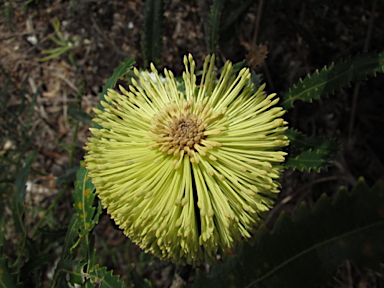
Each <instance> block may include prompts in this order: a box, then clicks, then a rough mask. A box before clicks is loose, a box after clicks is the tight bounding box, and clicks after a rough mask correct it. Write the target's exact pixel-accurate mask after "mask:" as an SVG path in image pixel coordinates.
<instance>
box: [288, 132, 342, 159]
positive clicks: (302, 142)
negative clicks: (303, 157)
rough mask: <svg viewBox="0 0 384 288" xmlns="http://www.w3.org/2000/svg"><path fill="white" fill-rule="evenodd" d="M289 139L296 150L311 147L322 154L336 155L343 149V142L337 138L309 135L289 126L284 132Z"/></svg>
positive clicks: (301, 150) (291, 147)
mask: <svg viewBox="0 0 384 288" xmlns="http://www.w3.org/2000/svg"><path fill="white" fill-rule="evenodd" d="M284 134H285V135H286V136H287V137H288V139H289V145H290V146H289V147H290V149H293V150H295V151H300V152H303V151H305V150H309V149H311V150H312V151H314V152H316V153H320V154H327V155H335V154H337V153H338V152H339V151H340V149H341V143H340V141H339V140H337V139H330V138H321V137H314V136H307V135H305V134H304V133H302V132H300V131H298V130H296V129H293V128H289V129H287V130H286V131H285V133H284Z"/></svg>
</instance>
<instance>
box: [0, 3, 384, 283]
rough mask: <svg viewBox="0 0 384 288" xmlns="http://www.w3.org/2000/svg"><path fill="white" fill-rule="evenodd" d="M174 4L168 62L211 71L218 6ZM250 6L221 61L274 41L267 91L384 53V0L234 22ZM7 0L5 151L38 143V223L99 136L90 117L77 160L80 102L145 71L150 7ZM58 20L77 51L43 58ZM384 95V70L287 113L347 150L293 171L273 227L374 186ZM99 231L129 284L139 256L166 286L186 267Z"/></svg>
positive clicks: (2, 20)
mask: <svg viewBox="0 0 384 288" xmlns="http://www.w3.org/2000/svg"><path fill="white" fill-rule="evenodd" d="M164 2H165V5H164V16H165V17H164V30H163V31H164V33H163V50H162V63H161V65H162V67H167V68H169V69H172V70H173V71H174V73H175V75H180V74H181V72H182V70H183V65H182V57H183V55H185V54H187V53H192V54H193V55H194V58H195V60H196V62H197V66H198V67H197V68H200V67H201V66H202V63H203V59H204V58H205V56H206V55H207V53H208V52H209V51H208V49H207V40H206V37H205V34H204V24H203V23H204V21H203V19H205V17H206V16H207V13H208V12H209V11H208V10H207V9H206V8H207V7H209V6H207V5H208V2H207V1H203V0H197V1H186V0H184V1H182V0H172V1H164ZM245 2H246V1H233V0H228V1H227V2H226V5H225V9H224V10H223V13H222V18H221V23H222V26H221V31H220V35H219V44H218V50H217V56H218V57H217V58H218V66H219V67H221V64H223V63H224V62H225V61H226V60H228V59H229V60H231V61H233V62H239V61H242V60H243V59H245V57H246V55H247V54H248V53H249V51H250V49H251V48H252V47H254V46H255V45H256V44H257V45H258V44H263V45H266V46H267V47H268V50H269V53H268V58H267V59H266V60H265V61H264V63H263V65H260V66H259V67H258V68H257V72H258V73H262V74H263V75H264V79H265V82H266V83H267V90H268V92H276V93H281V92H282V91H286V90H287V89H288V88H289V87H291V86H292V85H293V84H295V83H297V82H298V80H299V78H302V77H305V75H306V74H307V73H313V72H314V71H315V70H316V69H321V68H322V67H323V66H324V65H329V64H331V63H332V62H334V61H338V60H340V59H341V58H346V57H348V56H349V55H355V54H357V53H360V52H363V51H373V50H377V51H382V50H383V47H384V21H382V19H384V1H381V0H378V1H375V0H369V1H368V0H367V1H362V0H360V1H359V0H353V1H328V0H323V1H312V0H306V1H282V0H281V1H277V0H274V1H254V2H252V1H251V2H249V1H248V2H249V5H248V7H247V9H246V10H245V11H244V12H243V13H241V14H240V15H239V17H237V18H235V19H234V21H229V20H231V19H232V18H231V17H232V16H233V15H232V16H231V12H233V11H234V10H235V9H236V8H237V7H239V5H242V4H243V3H245ZM0 3H1V9H0V13H1V17H0V39H1V41H0V65H1V66H0V67H1V73H0V83H1V86H2V91H5V90H6V91H7V95H8V97H3V99H2V100H1V101H2V102H1V107H0V109H1V110H0V111H1V122H0V133H1V134H2V136H1V138H2V140H1V141H2V142H1V145H2V147H0V149H1V155H8V154H9V153H11V152H12V151H19V153H27V152H29V151H32V150H38V156H37V157H36V159H35V161H34V163H33V166H32V167H33V169H35V170H36V171H38V172H40V174H41V175H39V173H32V174H31V179H30V182H29V185H30V186H29V187H28V190H27V206H28V207H30V210H31V211H32V212H31V215H30V216H31V217H30V218H29V220H28V221H30V223H29V224H30V225H31V227H33V225H36V223H37V222H38V220H39V217H41V215H42V211H43V210H44V209H46V208H47V207H49V205H50V204H51V203H52V201H53V200H54V199H55V197H56V196H57V195H58V193H59V190H60V186H59V185H55V182H56V181H57V179H59V178H60V177H62V176H63V175H66V174H67V173H68V171H69V168H70V166H75V167H76V166H77V165H78V163H79V161H80V160H81V159H82V156H83V154H84V150H83V149H82V147H83V146H84V143H85V141H86V139H87V137H88V136H89V135H90V133H89V131H88V126H87V125H86V124H83V123H80V124H79V127H78V133H77V137H76V139H75V140H76V141H75V142H74V143H75V150H74V151H75V153H74V158H73V159H74V160H73V163H70V160H69V159H70V155H69V152H68V150H69V148H68V147H69V145H71V143H72V138H73V135H74V133H75V129H76V125H75V121H74V119H72V118H71V117H70V116H69V115H68V108H69V107H70V106H71V105H79V99H81V109H82V110H84V111H85V112H87V113H92V112H91V110H92V108H93V107H95V106H96V104H97V102H98V94H99V93H100V92H101V88H102V86H103V85H104V83H105V81H106V80H107V79H108V78H109V77H110V76H111V75H112V73H113V69H114V68H116V67H117V66H118V64H119V63H120V62H121V61H122V60H124V59H125V58H126V57H132V58H134V59H135V60H136V66H137V67H142V66H143V63H144V62H143V59H142V53H141V39H142V32H143V23H144V11H145V2H144V1H117V0H112V1H105V0H95V1H90V0H78V1H75V0H74V1H64V0H63V1H61V0H53V1H29V2H28V3H27V2H17V1H9V2H4V1H1V2H0ZM261 3H263V4H262V5H261ZM259 8H260V9H259ZM258 11H261V13H260V16H258ZM55 18H57V19H58V20H59V23H60V30H61V32H62V33H63V35H64V37H65V38H66V39H68V41H69V40H71V41H72V42H73V44H72V45H73V49H71V50H70V51H68V52H66V53H63V54H62V55H60V56H58V57H56V58H54V59H51V60H48V61H39V59H42V58H43V57H45V56H47V55H44V54H42V51H44V50H47V49H53V48H56V47H57V45H56V44H55V43H54V42H53V41H52V40H51V38H50V36H54V35H56V34H55V31H54V28H53V25H52V24H51V21H52V20H53V19H55ZM69 55H71V56H72V57H73V58H72V59H73V60H71V59H69V57H68V56H69ZM21 91H22V92H21ZM383 91H384V77H383V75H378V76H377V77H375V78H369V81H368V82H362V83H361V84H352V87H351V88H347V89H343V90H342V91H337V92H336V93H335V96H332V97H331V98H327V99H321V100H320V101H317V102H314V103H312V104H309V103H295V109H292V110H290V111H289V113H288V114H287V120H288V121H289V122H290V125H291V126H292V127H295V128H297V129H299V130H300V131H302V132H304V133H306V134H308V135H317V136H325V137H333V138H338V139H340V141H341V143H342V145H343V150H342V151H341V152H340V153H339V155H338V156H337V158H336V159H335V165H334V166H333V167H331V168H330V169H328V171H324V172H322V173H315V172H304V173H302V172H298V171H290V170H288V171H286V173H285V175H284V179H283V190H282V193H281V194H280V196H279V200H278V204H277V206H276V209H275V210H274V211H273V212H272V214H271V216H270V217H269V218H268V223H267V224H268V225H272V224H273V222H274V219H276V216H277V215H278V214H279V212H280V211H281V210H285V211H287V212H288V213H289V214H293V213H294V211H296V209H297V207H298V205H299V204H300V203H301V202H302V201H306V202H307V203H309V205H310V206H311V205H313V203H315V202H316V200H317V199H318V198H319V197H320V195H321V194H322V193H324V192H325V193H327V194H329V195H333V193H334V192H335V191H336V190H337V187H339V186H340V185H343V186H346V187H347V188H351V187H352V186H353V185H354V184H355V183H356V181H357V179H358V177H360V176H363V177H364V178H365V179H366V181H367V182H368V183H369V184H370V185H372V184H373V183H375V182H376V181H377V180H378V179H380V178H381V179H382V178H383V175H384V166H383V163H384V153H383V144H382V143H383V140H384V139H383V131H384V130H383V128H382V127H383V124H384V116H383V115H384V113H383V111H384V97H383V96H384V95H383V93H384V92H383ZM354 99H355V100H354ZM15 111H16V112H18V114H17V113H16V112H15ZM15 113H16V114H15ZM12 115H13V116H12ZM14 115H17V117H15V116H14ZM20 159H21V157H20ZM23 159H24V158H23ZM72 203H73V202H72V200H71V189H68V191H67V192H66V194H65V197H64V198H62V199H61V200H60V201H59V203H58V204H57V205H56V206H55V208H54V209H53V211H52V215H54V216H52V217H53V218H55V219H54V220H53V219H52V221H53V222H52V223H57V224H58V225H64V224H65V223H67V222H68V219H69V218H68V217H69V216H68V215H71V211H72ZM95 232H96V239H97V247H96V248H98V251H99V252H98V255H99V256H98V257H99V261H100V263H101V264H102V265H107V266H108V267H109V269H113V270H114V273H116V274H120V275H122V279H123V280H127V277H126V275H127V271H128V272H129V271H130V270H131V269H132V267H130V265H129V264H127V263H129V259H128V257H129V258H130V261H131V262H133V263H139V264H136V268H135V269H137V271H138V272H139V273H140V274H142V275H144V276H145V277H148V278H150V279H151V280H152V281H153V282H154V283H155V284H157V285H159V287H168V286H169V285H170V284H171V279H172V276H173V274H174V272H175V267H174V266H172V265H167V264H164V263H162V262H156V263H155V265H154V264H151V265H149V266H148V265H147V263H149V262H151V261H152V258H150V257H149V258H148V259H147V258H146V257H148V256H145V255H142V254H140V252H138V249H137V248H136V247H135V246H134V245H133V244H131V243H129V241H128V240H127V239H126V237H125V236H124V235H122V233H121V232H120V231H118V230H116V229H114V227H113V226H112V225H111V224H110V221H109V218H108V216H107V215H102V217H101V220H100V224H99V225H97V227H96V229H95ZM11 234H12V232H11V231H10V232H9V235H11ZM127 250H128V251H130V252H131V253H126V251H127ZM13 252H14V251H13ZM9 254H10V255H11V254H12V245H11V244H10V246H9ZM47 277H48V278H49V276H47ZM335 279H336V280H335V281H336V282H338V283H339V284H340V285H341V286H340V287H359V288H360V287H379V286H370V285H376V284H377V285H379V284H380V283H381V284H382V283H383V278H382V276H381V275H379V274H376V273H373V272H369V273H368V276H367V274H366V273H363V271H360V270H359V269H358V268H357V267H354V266H353V264H351V263H349V262H348V261H347V262H345V263H344V264H343V265H342V266H340V269H339V272H338V274H337V275H336V276H335ZM127 281H129V280H127ZM375 281H376V282H375ZM380 281H381V282H380ZM372 283H373V284H372ZM378 283H379V284H378ZM381 284H380V285H381ZM381 287H383V286H381Z"/></svg>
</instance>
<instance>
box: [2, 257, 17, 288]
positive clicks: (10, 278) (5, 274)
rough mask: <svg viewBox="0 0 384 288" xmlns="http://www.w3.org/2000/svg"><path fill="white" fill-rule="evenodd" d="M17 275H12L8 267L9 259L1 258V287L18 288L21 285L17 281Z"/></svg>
mask: <svg viewBox="0 0 384 288" xmlns="http://www.w3.org/2000/svg"><path fill="white" fill-rule="evenodd" d="M16 281H17V280H16V276H15V275H12V274H11V272H10V269H9V268H8V260H7V259H6V258H1V259H0V288H16V287H19V286H20V285H18V284H17V282H16Z"/></svg>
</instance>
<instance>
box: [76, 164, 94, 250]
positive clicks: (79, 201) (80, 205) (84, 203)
mask: <svg viewBox="0 0 384 288" xmlns="http://www.w3.org/2000/svg"><path fill="white" fill-rule="evenodd" d="M76 177H77V180H76V182H75V190H74V191H73V198H74V200H75V203H74V204H73V206H74V207H75V209H76V215H77V217H78V219H79V222H78V223H79V230H80V232H79V236H80V238H79V240H78V241H77V242H76V244H75V245H74V246H73V247H72V248H71V249H74V248H76V246H77V245H78V244H79V243H80V241H81V240H82V239H83V237H84V236H86V235H87V234H89V233H90V232H91V231H92V229H93V228H94V227H95V225H96V224H97V223H98V222H99V216H100V213H101V205H99V208H98V210H97V211H96V213H95V207H93V202H94V200H95V196H96V194H95V193H94V192H95V186H94V185H93V183H92V179H91V178H90V177H88V170H87V168H85V162H84V161H82V162H81V163H80V168H79V170H77V173H76Z"/></svg>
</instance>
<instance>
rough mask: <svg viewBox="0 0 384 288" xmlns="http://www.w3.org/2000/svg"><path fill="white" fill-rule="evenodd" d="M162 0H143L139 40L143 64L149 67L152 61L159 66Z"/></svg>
mask: <svg viewBox="0 0 384 288" xmlns="http://www.w3.org/2000/svg"><path fill="white" fill-rule="evenodd" d="M163 18H164V14H163V0H146V1H145V18H144V29H145V30H144V33H143V36H142V37H143V39H142V42H141V49H142V51H143V58H144V66H145V67H149V63H151V62H152V63H153V64H154V65H155V67H157V68H158V67H159V66H160V62H161V48H162V44H163V41H162V36H163V35H162V34H163V31H162V28H163Z"/></svg>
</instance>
